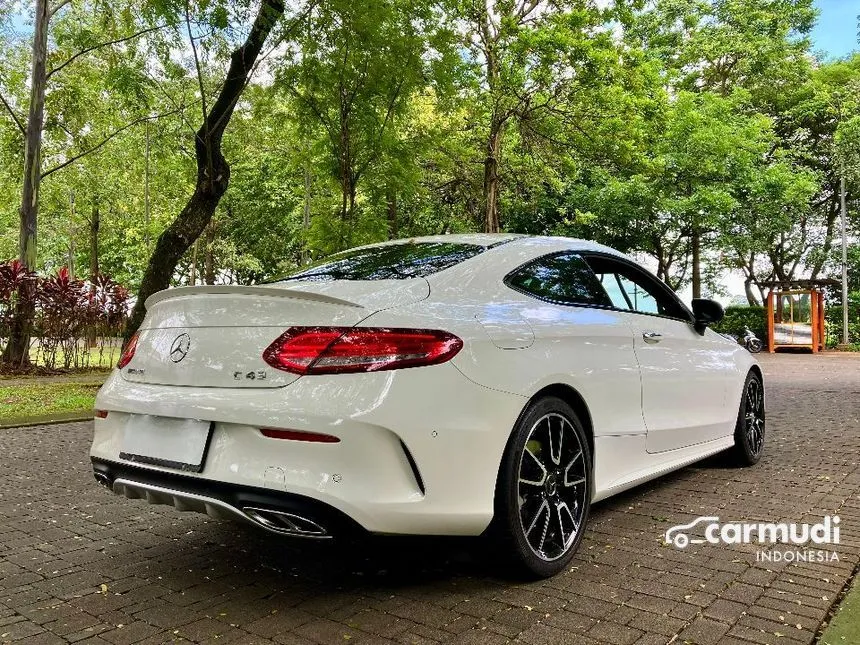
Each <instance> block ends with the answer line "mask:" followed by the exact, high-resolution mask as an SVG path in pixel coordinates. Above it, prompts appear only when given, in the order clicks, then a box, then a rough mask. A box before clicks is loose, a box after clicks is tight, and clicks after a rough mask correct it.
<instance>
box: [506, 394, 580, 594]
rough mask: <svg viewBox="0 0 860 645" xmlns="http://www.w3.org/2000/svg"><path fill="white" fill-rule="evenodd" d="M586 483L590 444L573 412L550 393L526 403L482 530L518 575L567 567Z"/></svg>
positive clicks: (537, 575)
mask: <svg viewBox="0 0 860 645" xmlns="http://www.w3.org/2000/svg"><path fill="white" fill-rule="evenodd" d="M559 437H560V439H558V442H559V445H558V451H557V452H556V450H555V449H554V448H553V443H554V442H555V439H557V438H559ZM574 440H575V441H574ZM592 486H593V482H592V468H591V450H590V449H589V446H588V439H587V437H586V435H585V430H584V429H583V426H582V423H581V422H580V420H579V418H578V417H577V416H576V413H575V412H574V411H573V409H572V408H571V407H570V406H569V405H568V404H567V403H565V402H564V401H562V400H561V399H559V398H556V397H545V398H542V399H539V400H538V401H535V402H534V403H532V404H531V405H530V406H529V407H528V409H527V410H525V411H524V412H523V414H522V415H521V416H520V419H519V420H518V421H517V425H516V427H515V428H514V431H513V433H512V435H511V438H510V440H509V441H508V446H507V449H506V450H505V455H504V457H503V459H502V465H501V469H500V472H499V480H498V483H497V485H496V509H495V511H496V512H495V517H494V520H493V526H492V530H491V533H490V535H491V537H492V538H493V539H494V541H495V543H496V546H497V547H498V550H499V551H500V554H501V555H502V556H503V558H504V560H506V561H507V562H508V563H510V564H512V565H513V566H514V568H515V572H516V573H517V574H518V575H522V576H525V577H529V578H548V577H550V576H553V575H555V574H557V573H559V572H560V571H563V570H564V569H565V568H566V567H567V565H568V563H569V562H570V560H571V559H572V558H573V556H574V554H575V553H576V550H577V549H578V548H579V544H580V542H581V541H582V535H583V533H584V532H585V528H586V524H587V522H588V515H589V511H590V508H591V496H592ZM539 531H540V535H538V532H539Z"/></svg>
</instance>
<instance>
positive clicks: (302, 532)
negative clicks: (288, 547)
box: [242, 506, 331, 538]
mask: <svg viewBox="0 0 860 645" xmlns="http://www.w3.org/2000/svg"><path fill="white" fill-rule="evenodd" d="M242 511H243V512H244V513H245V515H247V516H248V519H250V520H251V521H252V522H254V523H255V524H257V525H259V526H262V527H263V528H264V529H266V530H268V531H274V532H275V533H283V534H285V535H295V536H298V537H309V538H329V537H331V536H330V535H329V533H328V531H326V529H325V528H324V527H323V526H322V525H320V524H318V523H317V522H316V521H314V520H311V519H309V518H307V517H302V516H301V515H296V514H295V513H287V512H284V511H274V510H271V509H268V508H254V507H251V506H246V507H245V508H243V509H242Z"/></svg>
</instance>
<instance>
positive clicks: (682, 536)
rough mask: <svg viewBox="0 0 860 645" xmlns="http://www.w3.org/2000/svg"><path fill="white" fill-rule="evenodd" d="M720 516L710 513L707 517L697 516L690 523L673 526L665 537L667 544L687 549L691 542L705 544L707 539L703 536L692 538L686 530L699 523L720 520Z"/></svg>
mask: <svg viewBox="0 0 860 645" xmlns="http://www.w3.org/2000/svg"><path fill="white" fill-rule="evenodd" d="M719 521H720V518H719V517H716V516H714V515H709V516H707V517H697V518H696V519H694V520H693V521H692V522H690V523H689V524H679V525H678V526H673V527H672V528H670V529H669V530H668V531H666V537H665V538H664V539H665V541H666V543H667V544H672V545H674V546H676V547H677V548H679V549H686V548H687V547H688V546H689V545H690V544H704V543H705V542H706V541H707V540H704V539H702V538H691V537H690V536H689V535H687V534H686V533H685V532H684V531H686V530H688V529H691V528H693V527H694V526H697V525H699V524H705V523H708V524H710V523H711V522H719Z"/></svg>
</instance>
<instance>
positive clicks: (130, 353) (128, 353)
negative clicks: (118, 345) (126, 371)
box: [116, 334, 138, 369]
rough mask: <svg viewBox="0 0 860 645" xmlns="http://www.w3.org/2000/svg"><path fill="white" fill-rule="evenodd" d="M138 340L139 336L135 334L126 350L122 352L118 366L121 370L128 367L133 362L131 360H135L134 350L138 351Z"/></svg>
mask: <svg viewBox="0 0 860 645" xmlns="http://www.w3.org/2000/svg"><path fill="white" fill-rule="evenodd" d="M137 338H138V335H137V334H135V335H134V336H132V337H131V338H129V339H128V344H127V345H126V346H125V349H124V350H122V355H121V356H120V357H119V363H117V364H116V366H117V367H118V368H119V369H122V368H123V367H125V366H126V365H128V364H129V363H130V362H131V359H132V358H134V350H136V349H137Z"/></svg>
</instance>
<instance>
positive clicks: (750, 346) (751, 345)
mask: <svg viewBox="0 0 860 645" xmlns="http://www.w3.org/2000/svg"><path fill="white" fill-rule="evenodd" d="M761 348H762V342H761V341H760V340H759V339H758V338H750V339H749V340H748V341H747V350H748V351H749V352H750V354H758V353H759V352H760V351H761Z"/></svg>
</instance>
